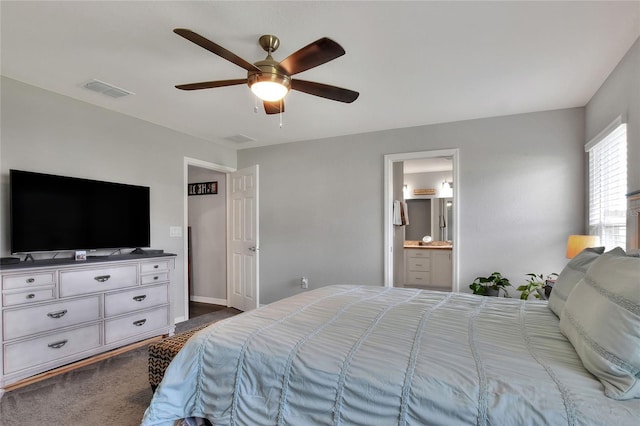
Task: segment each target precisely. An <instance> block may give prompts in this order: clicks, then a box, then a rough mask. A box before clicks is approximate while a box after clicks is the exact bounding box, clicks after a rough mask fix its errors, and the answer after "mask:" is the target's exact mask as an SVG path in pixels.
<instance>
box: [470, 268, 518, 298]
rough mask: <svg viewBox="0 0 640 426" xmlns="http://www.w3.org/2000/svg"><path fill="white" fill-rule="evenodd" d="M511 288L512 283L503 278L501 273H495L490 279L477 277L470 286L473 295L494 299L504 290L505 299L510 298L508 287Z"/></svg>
mask: <svg viewBox="0 0 640 426" xmlns="http://www.w3.org/2000/svg"><path fill="white" fill-rule="evenodd" d="M510 286H511V283H510V282H509V279H508V278H506V277H503V276H502V275H501V274H500V272H494V273H492V274H491V275H489V276H488V277H476V279H475V280H473V282H472V283H471V284H470V285H469V288H470V289H471V291H473V294H480V295H483V296H494V297H498V296H499V295H500V290H502V291H503V293H504V297H509V292H508V291H507V287H510Z"/></svg>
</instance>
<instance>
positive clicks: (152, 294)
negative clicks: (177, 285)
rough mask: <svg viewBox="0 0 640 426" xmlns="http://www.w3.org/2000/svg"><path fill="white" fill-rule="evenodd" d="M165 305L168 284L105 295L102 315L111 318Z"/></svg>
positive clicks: (167, 298) (167, 301)
mask: <svg viewBox="0 0 640 426" xmlns="http://www.w3.org/2000/svg"><path fill="white" fill-rule="evenodd" d="M166 303H169V286H168V284H163V285H158V286H145V287H139V288H136V289H134V290H128V291H123V292H120V293H111V294H107V295H106V296H105V299H104V315H105V317H112V316H114V315H120V314H126V313H127V312H134V311H139V310H141V309H147V308H153V307H154V306H158V305H164V304H166Z"/></svg>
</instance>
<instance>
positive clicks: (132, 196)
mask: <svg viewBox="0 0 640 426" xmlns="http://www.w3.org/2000/svg"><path fill="white" fill-rule="evenodd" d="M9 177H10V205H11V206H10V214H11V252H12V253H27V252H37V251H55V250H91V249H116V248H128V247H132V248H133V247H149V245H150V222H149V187H146V186H135V185H125V184H121V183H112V182H101V181H96V180H89V179H79V178H74V177H67V176H56V175H49V174H43V173H34V172H27V171H21V170H10V171H9Z"/></svg>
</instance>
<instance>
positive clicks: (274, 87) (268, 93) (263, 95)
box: [251, 81, 289, 102]
mask: <svg viewBox="0 0 640 426" xmlns="http://www.w3.org/2000/svg"><path fill="white" fill-rule="evenodd" d="M251 91H252V92H253V93H254V94H255V95H256V96H257V97H259V98H260V99H262V100H263V101H267V102H275V101H279V100H280V99H282V98H284V97H285V96H286V94H287V93H288V92H289V88H288V87H286V86H285V85H283V84H282V83H278V82H275V81H256V82H255V83H253V84H252V85H251Z"/></svg>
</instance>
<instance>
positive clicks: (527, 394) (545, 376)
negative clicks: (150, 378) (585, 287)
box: [142, 286, 640, 426]
mask: <svg viewBox="0 0 640 426" xmlns="http://www.w3.org/2000/svg"><path fill="white" fill-rule="evenodd" d="M558 323H559V320H558V318H556V317H555V316H554V315H553V313H551V312H550V311H549V310H548V308H547V306H546V302H532V301H527V302H524V301H520V300H514V299H499V298H489V297H480V296H473V295H467V294H452V293H443V292H432V291H419V290H413V289H396V288H393V289H389V288H382V287H366V286H330V287H323V288H320V289H318V290H314V291H310V292H307V293H303V294H300V295H297V296H294V297H291V298H288V299H285V300H282V301H279V302H276V303H273V304H271V305H268V306H265V307H263V308H260V309H257V310H254V311H250V312H247V313H244V314H241V315H238V316H235V317H232V318H229V319H227V320H224V321H221V322H218V323H215V324H213V325H212V326H210V327H207V328H206V329H204V330H202V331H200V332H199V333H197V334H196V335H195V336H194V337H193V338H192V339H190V340H189V342H188V343H187V344H186V345H185V347H184V348H183V349H182V350H181V351H180V353H179V354H178V356H177V357H176V358H175V359H174V361H173V362H172V363H171V365H170V366H169V369H168V370H167V372H166V374H165V377H164V380H163V382H162V384H161V385H160V386H159V388H158V389H157V390H156V393H155V395H154V398H153V400H152V402H151V405H150V407H149V408H148V409H147V411H146V413H145V417H144V419H143V422H142V424H143V425H148V426H150V425H167V426H169V425H173V422H174V421H175V420H176V419H180V418H186V417H201V418H207V419H209V420H210V421H211V422H212V423H213V424H214V425H251V426H253V425H295V426H299V425H459V424H476V425H489V424H491V425H544V424H550V425H564V424H568V425H582V424H602V425H605V424H607V425H638V424H640V423H639V422H638V420H639V419H640V400H637V399H636V400H630V401H614V400H612V399H609V398H607V397H606V396H605V395H604V393H603V388H602V385H601V384H600V382H599V381H598V380H597V379H596V378H594V377H593V376H592V375H591V374H590V373H588V372H587V371H586V370H585V369H584V367H583V366H582V363H581V362H580V359H579V358H578V356H577V355H576V353H575V351H574V350H573V347H572V346H571V344H570V343H569V342H568V341H567V339H566V338H565V337H564V336H563V335H562V334H561V333H560V330H559V327H558Z"/></svg>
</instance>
